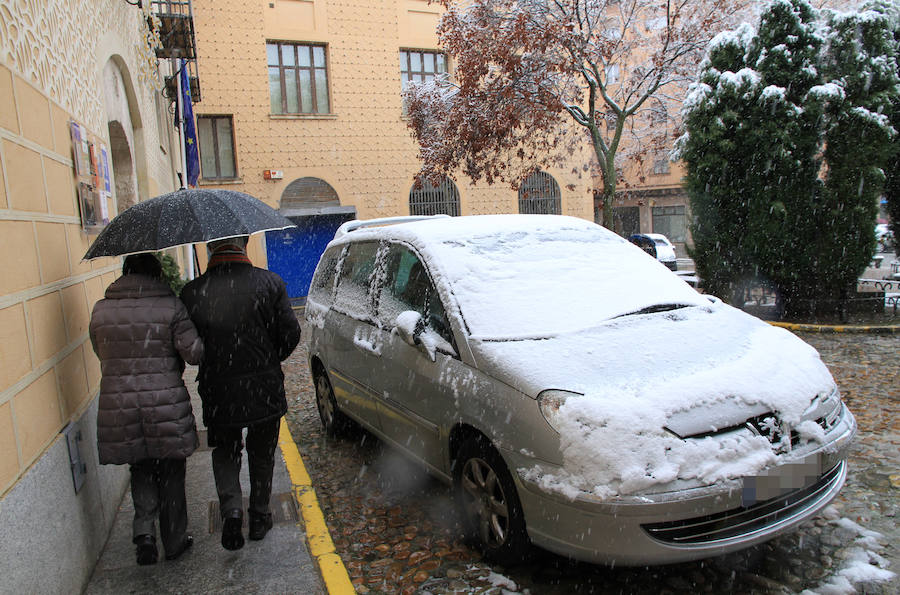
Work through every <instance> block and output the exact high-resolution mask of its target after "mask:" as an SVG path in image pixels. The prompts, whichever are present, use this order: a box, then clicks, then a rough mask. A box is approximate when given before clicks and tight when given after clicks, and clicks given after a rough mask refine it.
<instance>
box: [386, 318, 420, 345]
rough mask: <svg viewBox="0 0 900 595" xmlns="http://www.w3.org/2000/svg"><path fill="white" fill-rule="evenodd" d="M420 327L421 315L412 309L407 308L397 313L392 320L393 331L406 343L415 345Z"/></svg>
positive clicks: (417, 341)
mask: <svg viewBox="0 0 900 595" xmlns="http://www.w3.org/2000/svg"><path fill="white" fill-rule="evenodd" d="M421 328H422V315H421V314H419V313H418V312H416V311H414V310H407V311H405V312H401V313H400V314H398V315H397V318H396V320H395V321H394V328H393V332H395V333H397V334H398V335H400V338H401V339H403V341H404V342H405V343H406V344H407V345H411V346H413V347H415V346H416V345H418V344H419V342H420V341H419V335H420V334H421V332H422V331H421V330H417V329H421Z"/></svg>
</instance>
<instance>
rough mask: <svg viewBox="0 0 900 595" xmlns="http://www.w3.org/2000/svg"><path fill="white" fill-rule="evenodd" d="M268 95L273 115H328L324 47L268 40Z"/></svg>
mask: <svg viewBox="0 0 900 595" xmlns="http://www.w3.org/2000/svg"><path fill="white" fill-rule="evenodd" d="M266 55H267V57H268V64H269V97H270V100H271V110H272V113H273V114H327V113H329V112H330V110H331V108H330V105H329V103H328V71H327V66H326V64H325V46H323V45H311V44H302V43H283V42H269V43H267V44H266Z"/></svg>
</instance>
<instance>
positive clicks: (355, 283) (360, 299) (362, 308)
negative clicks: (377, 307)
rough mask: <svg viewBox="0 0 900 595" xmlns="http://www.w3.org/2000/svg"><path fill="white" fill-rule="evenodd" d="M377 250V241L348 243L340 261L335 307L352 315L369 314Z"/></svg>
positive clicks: (363, 315) (361, 315)
mask: <svg viewBox="0 0 900 595" xmlns="http://www.w3.org/2000/svg"><path fill="white" fill-rule="evenodd" d="M377 251H378V243H377V242H358V243H354V244H350V246H349V248H348V250H347V252H346V254H345V255H344V258H343V260H342V261H340V275H339V277H338V283H337V291H336V292H335V295H334V306H335V307H336V308H338V309H340V310H342V311H344V312H346V313H347V314H350V315H353V316H360V317H365V316H367V315H369V314H370V312H371V308H370V301H371V300H370V295H371V287H372V285H373V283H374V277H373V273H374V271H375V255H376V254H377Z"/></svg>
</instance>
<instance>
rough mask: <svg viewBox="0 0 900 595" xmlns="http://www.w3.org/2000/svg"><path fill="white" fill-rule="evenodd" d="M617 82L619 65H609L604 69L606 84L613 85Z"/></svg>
mask: <svg viewBox="0 0 900 595" xmlns="http://www.w3.org/2000/svg"><path fill="white" fill-rule="evenodd" d="M618 82H619V65H618V64H610V65H609V66H607V67H606V84H607V85H615V84H616V83H618Z"/></svg>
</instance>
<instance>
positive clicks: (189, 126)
mask: <svg viewBox="0 0 900 595" xmlns="http://www.w3.org/2000/svg"><path fill="white" fill-rule="evenodd" d="M179 76H180V77H181V117H182V122H184V157H185V168H186V169H187V172H185V175H186V177H187V185H188V186H196V185H197V178H199V177H200V152H199V151H198V148H197V129H196V128H195V126H194V108H193V106H192V105H191V83H190V81H189V80H188V74H187V63H186V62H185V61H184V60H182V61H181V74H180V75H179Z"/></svg>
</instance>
